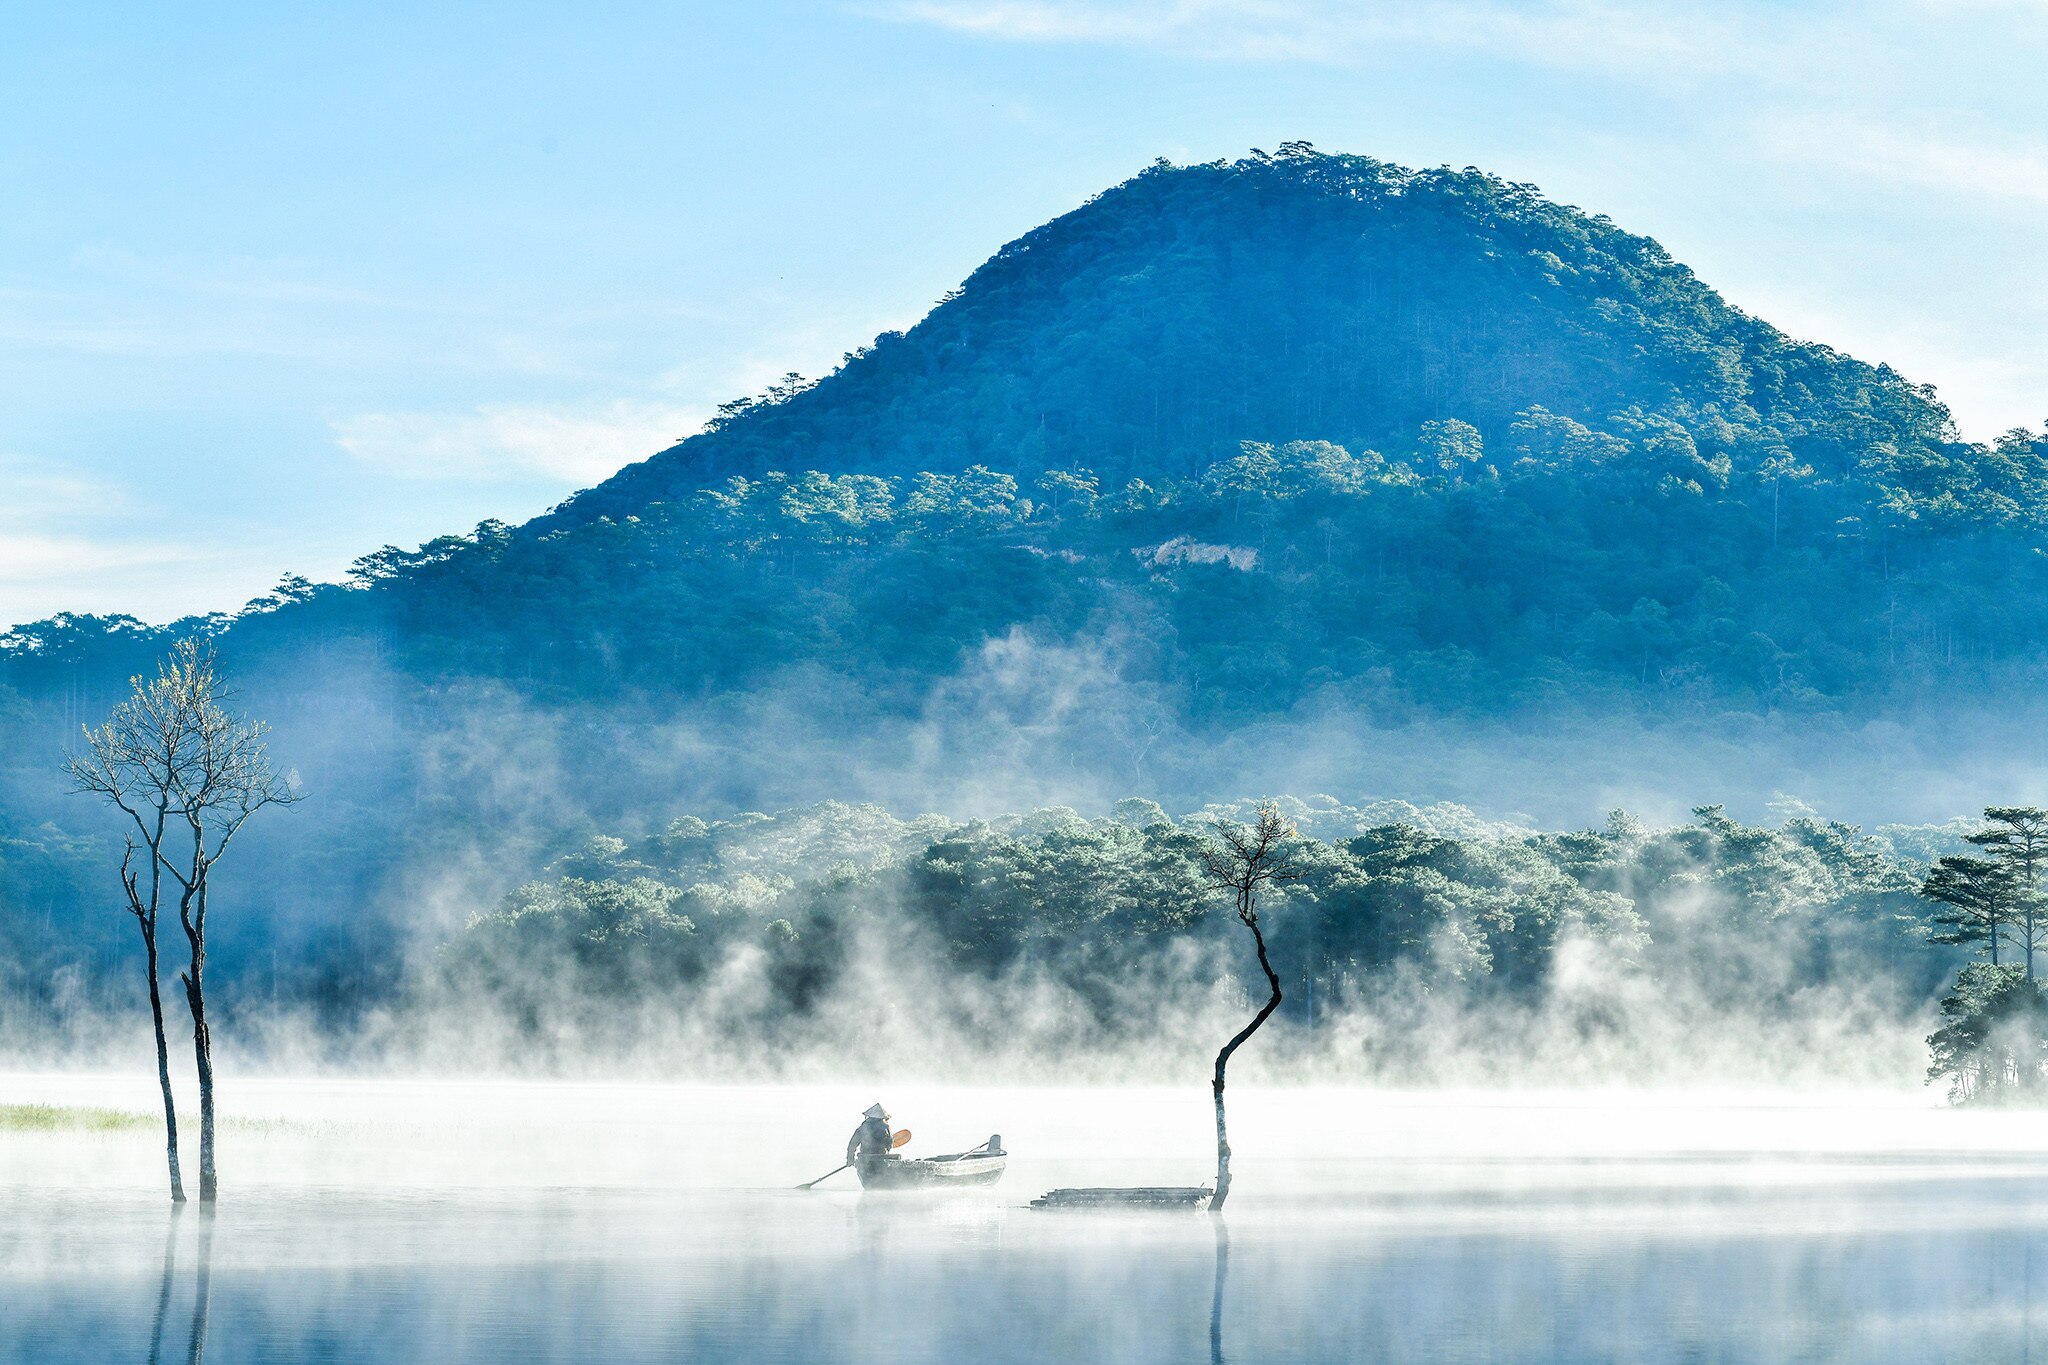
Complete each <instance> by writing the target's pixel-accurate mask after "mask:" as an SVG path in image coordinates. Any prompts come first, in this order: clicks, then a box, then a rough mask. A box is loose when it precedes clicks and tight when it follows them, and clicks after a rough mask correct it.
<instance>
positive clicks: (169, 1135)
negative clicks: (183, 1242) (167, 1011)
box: [142, 925, 185, 1204]
mask: <svg viewBox="0 0 2048 1365" xmlns="http://www.w3.org/2000/svg"><path fill="white" fill-rule="evenodd" d="M142 946H143V951H144V953H145V955H146V956H147V958H148V960H149V1018H150V1022H151V1023H153V1024H154V1025H155V1026H156V1080H157V1084H158V1085H159V1086H161V1087H162V1088H163V1092H164V1153H165V1155H166V1156H167V1157H168V1158H169V1159H170V1163H171V1202H172V1203H173V1204H182V1203H184V1202H185V1178H184V1176H183V1174H182V1173H181V1172H180V1171H179V1170H178V1105H177V1102H176V1101H175V1100H173V1099H172V1098H171V1045H170V1040H169V1039H167V1038H166V1037H165V1036H164V996H163V991H162V989H161V988H160V987H159V986H158V984H157V976H156V974H157V955H156V930H155V929H154V928H152V927H151V926H149V925H144V926H143V929H142Z"/></svg>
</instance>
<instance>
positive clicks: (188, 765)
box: [70, 640, 299, 1203]
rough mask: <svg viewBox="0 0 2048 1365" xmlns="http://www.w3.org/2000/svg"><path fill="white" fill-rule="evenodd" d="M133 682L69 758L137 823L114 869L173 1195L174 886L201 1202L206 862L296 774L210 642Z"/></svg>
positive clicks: (211, 1166) (287, 792)
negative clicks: (237, 703) (234, 706)
mask: <svg viewBox="0 0 2048 1365" xmlns="http://www.w3.org/2000/svg"><path fill="white" fill-rule="evenodd" d="M132 683H133V692H132V694H131V695H130V696H129V697H128V699H127V700H125V701H123V702H121V703H120V704H119V705H117V706H116V707H115V708H114V713H113V715H112V716H111V717H110V718H109V719H108V721H107V723H106V724H105V725H103V726H101V727H100V728H98V729H96V730H94V729H88V730H87V731H86V752H85V753H83V754H80V755H78V756H76V757H74V758H73V759H72V760H71V762H70V769H71V773H72V776H73V778H74V780H75V781H76V782H77V783H78V785H79V786H80V787H81V788H82V789H83V790H86V791H91V792H96V793H98V794H100V795H102V796H104V797H106V798H107V799H108V800H109V801H111V802H113V803H114V804H115V805H116V806H117V807H118V808H119V809H121V810H122V811H124V812H125V813H127V814H128V816H129V817H130V822H131V823H132V824H134V825H135V826H136V833H135V834H133V835H131V836H130V837H129V839H128V845H127V850H126V852H125V854H124V856H123V858H122V870H121V881H122V885H123V887H124V888H125V890H126V894H127V897H128V905H129V910H130V912H131V913H133V914H134V915H135V917H136V919H137V922H138V923H140V924H141V925H142V926H143V938H144V946H145V949H146V953H147V958H148V964H149V991H150V1007H151V1013H152V1015H153V1017H154V1019H155V1022H156V1038H157V1077H158V1081H159V1082H160V1084H161V1085H162V1087H163V1095H164V1122H165V1126H166V1129H167V1131H168V1135H169V1155H170V1164H171V1197H172V1198H173V1199H174V1200H182V1199H183V1198H184V1188H183V1183H182V1181H181V1179H180V1174H179V1169H178V1138H177V1116H176V1111H175V1109H174V1107H173V1105H172V1101H171V1081H170V1061H169V1055H168V1051H167V1049H166V1046H165V1040H164V1027H163V1006H162V1003H161V1000H160V997H159V993H158V987H157V950H156V925H157V914H158V910H159V907H160V901H161V897H162V895H163V894H164V893H165V892H167V891H168V892H172V893H174V894H175V895H176V897H177V902H178V923H179V927H180V928H182V929H183V930H184V932H185V941H186V946H187V948H188V949H189V951H190V960H189V962H188V963H187V965H186V968H185V971H184V972H183V973H181V974H180V977H179V980H180V982H181V983H182V984H183V986H184V988H185V1003H186V1005H187V1006H188V1007H189V1008H190V1010H191V1013H192V1050H193V1058H194V1061H195V1063H196V1065H197V1068H198V1072H199V1198H200V1200H201V1201H202V1202H206V1203H210V1202H212V1201H213V1200H214V1198H215V1197H216V1196H217V1194H218V1190H219V1181H218V1178H217V1169H216V1164H215V1161H214V1089H213V1039H212V1034H211V1033H210V1031H209V1030H208V1027H207V1021H206V928H207V915H208V912H209V910H210V909H211V900H212V875H213V869H214V867H215V866H216V865H217V864H218V863H219V862H220V860H221V858H222V856H223V855H225V854H226V852H227V850H228V845H229V844H230V843H231V842H232V841H233V839H234V837H235V835H236V834H238V833H240V831H241V829H242V826H243V825H244V824H245V823H246V822H247V821H248V819H249V817H250V816H252V815H254V814H255V813H256V812H257V811H259V810H262V809H263V808H264V807H265V806H288V805H291V804H292V803H294V802H295V801H297V800H298V799H299V792H298V790H297V787H296V784H294V783H292V782H289V781H287V780H285V779H283V778H281V777H279V776H278V775H277V774H276V772H275V771H274V770H273V769H272V768H271V765H270V757H269V754H268V752H267V750H266V748H265V745H264V742H263V737H264V735H265V733H266V730H267V727H265V726H264V725H262V724H260V723H258V722H253V721H248V720H245V719H243V718H241V717H239V716H237V715H235V714H234V713H233V712H232V711H230V710H229V703H230V702H231V701H232V699H233V697H232V692H231V690H230V689H229V687H228V684H227V680H226V678H225V677H224V676H223V675H222V673H221V671H220V664H219V659H218V657H217V656H216V654H215V652H214V649H213V646H212V645H211V644H209V643H205V642H201V641H194V640H182V641H180V642H179V643H178V644H176V645H175V646H173V647H172V649H171V652H170V655H169V656H168V657H167V658H166V659H165V660H164V661H163V662H162V663H161V664H160V665H159V666H158V668H157V673H156V676H155V677H153V678H143V677H137V678H135V679H133V680H132ZM138 840H139V841H140V842H139V843H138ZM138 852H146V853H147V855H148V860H149V873H148V875H147V877H146V878H145V877H143V876H142V875H141V874H139V873H137V872H136V871H135V869H134V866H133V864H134V860H135V856H136V854H137V853H138ZM166 878H168V883H166V882H165V880H164V879H166ZM145 886H146V887H147V890H146V891H145V890H144V887H145Z"/></svg>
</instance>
